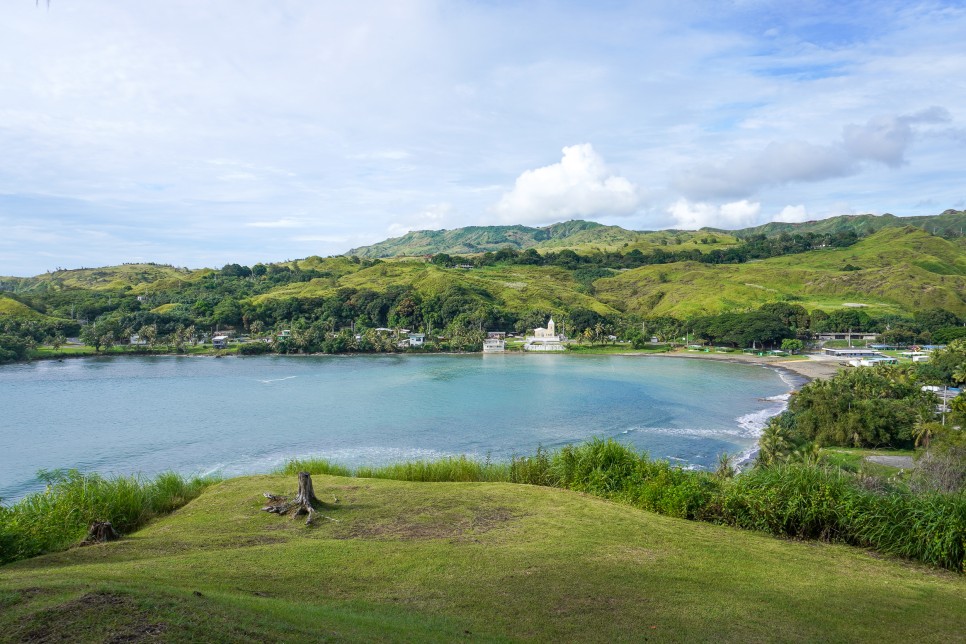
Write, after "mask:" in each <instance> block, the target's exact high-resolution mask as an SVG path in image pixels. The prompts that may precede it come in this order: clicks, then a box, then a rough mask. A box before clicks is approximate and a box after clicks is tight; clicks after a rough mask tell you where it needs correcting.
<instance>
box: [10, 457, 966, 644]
mask: <svg viewBox="0 0 966 644" xmlns="http://www.w3.org/2000/svg"><path fill="white" fill-rule="evenodd" d="M314 478H315V483H316V492H317V494H318V495H319V497H320V498H321V499H322V500H323V501H329V502H332V501H333V500H334V497H338V500H339V502H338V504H335V503H333V504H332V505H333V507H332V508H331V509H328V510H325V514H326V515H328V516H329V517H331V518H333V519H337V520H338V522H335V521H328V520H324V519H320V520H317V522H316V525H314V526H313V527H306V526H305V525H303V522H302V521H292V520H289V519H287V518H281V517H277V516H275V515H269V514H266V513H264V512H261V511H260V507H261V506H262V504H263V501H264V498H263V497H262V492H264V491H266V490H269V491H275V492H280V493H291V492H294V483H295V479H294V477H292V476H263V477H250V478H242V479H234V480H230V481H226V482H224V483H222V484H219V485H216V486H214V487H212V488H209V489H208V490H207V491H205V492H204V493H203V494H202V496H201V497H199V498H198V499H196V500H195V501H194V502H192V503H190V504H189V505H187V506H185V507H184V508H182V509H181V510H178V511H176V512H175V513H174V514H173V515H170V516H169V517H167V518H164V519H161V520H158V521H157V522H155V523H153V524H151V525H150V526H148V527H147V528H145V529H143V530H141V531H140V532H138V533H135V534H134V535H132V536H130V537H128V538H125V539H124V540H122V541H120V542H115V543H111V544H106V545H100V546H93V547H87V548H80V549H75V550H72V551H68V552H65V553H61V554H56V555H49V556H45V557H40V558H37V559H32V560H27V561H23V562H19V563H16V564H12V565H9V566H6V567H4V568H0V632H2V633H3V638H7V639H9V640H11V641H24V640H33V641H41V640H42V641H55V640H59V639H65V640H71V641H105V640H109V639H113V641H124V640H134V639H138V638H149V637H154V638H159V639H166V640H176V641H177V640H195V641H238V640H244V641H280V640H281V641H318V640H322V639H339V640H350V641H363V640H364V641H372V640H390V639H391V640H396V641H399V640H402V641H453V640H455V639H458V638H464V637H466V638H471V639H483V640H507V639H527V640H539V641H626V640H634V641H642V640H644V639H655V640H658V641H742V642H746V641H788V640H792V639H794V640H800V641H920V642H947V641H954V640H956V639H958V638H960V637H961V636H962V633H963V632H964V629H966V580H964V579H963V578H962V577H961V576H958V575H955V574H952V573H945V572H941V571H937V570H934V569H926V568H923V567H919V566H916V565H912V564H908V563H904V562H899V561H895V560H891V559H883V558H878V557H872V556H870V555H869V554H867V553H865V552H863V551H861V550H858V549H854V548H849V547H845V546H832V545H826V544H821V543H801V542H792V541H781V540H778V539H774V538H771V537H766V536H762V535H758V534H755V533H751V532H742V531H738V530H732V529H729V528H721V527H716V526H712V525H708V524H701V523H692V522H687V521H683V520H678V519H671V518H667V517H661V516H657V515H653V514H648V513H645V512H642V511H639V510H636V509H633V508H630V507H627V506H622V505H617V504H613V503H609V502H606V501H603V500H600V499H598V498H595V497H590V496H585V495H581V494H577V493H573V492H568V491H564V490H558V489H551V488H538V487H531V486H522V485H511V484H491V483H466V484H463V483H439V484H433V483H408V482H399V481H388V480H376V479H353V478H340V477H328V476H316V477H314Z"/></svg>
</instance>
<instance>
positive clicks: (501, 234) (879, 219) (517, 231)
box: [345, 210, 966, 259]
mask: <svg viewBox="0 0 966 644" xmlns="http://www.w3.org/2000/svg"><path fill="white" fill-rule="evenodd" d="M904 226H913V227H916V228H921V229H923V230H926V231H927V232H929V233H932V234H934V235H938V236H941V237H946V238H953V237H962V236H963V232H964V231H966V211H962V210H946V211H945V212H943V213H942V214H940V215H930V216H919V217H897V216H895V215H891V214H884V215H841V216H838V217H830V218H828V219H820V220H817V221H806V222H802V223H785V222H771V223H767V224H763V225H761V226H754V227H752V228H743V229H741V230H724V229H720V228H702V229H701V230H697V231H686V230H676V229H667V230H659V231H636V230H627V229H625V228H621V227H620V226H605V225H603V224H599V223H596V222H593V221H582V220H574V221H566V222H561V223H557V224H552V225H550V226H543V227H530V226H520V225H516V226H466V227H464V228H454V229H452V230H414V231H412V232H408V233H406V234H405V235H402V236H401V237H393V238H391V239H387V240H385V241H381V242H379V243H376V244H372V245H371V246H360V247H359V248H353V249H352V250H350V251H349V252H347V253H345V254H346V255H347V256H356V257H362V258H369V259H376V258H388V257H417V256H421V255H435V254H437V253H447V254H451V255H473V254H477V253H485V252H488V251H497V250H500V249H502V248H507V247H510V248H513V249H514V250H525V249H527V248H534V249H537V250H540V249H547V250H550V249H553V250H563V249H565V248H569V249H571V250H575V251H578V252H580V251H593V250H617V249H622V250H624V251H630V250H633V249H634V248H638V249H640V250H642V251H646V250H648V249H650V248H652V247H654V246H659V245H660V246H666V245H677V244H682V243H688V242H690V243H695V242H700V240H701V239H703V238H707V237H708V235H709V234H714V235H715V236H716V237H717V239H716V241H718V242H719V243H720V242H729V241H730V242H732V243H734V242H736V241H738V240H741V239H746V238H748V237H752V236H754V235H765V236H767V237H772V236H775V235H780V234H782V233H789V234H791V233H799V234H805V233H815V234H829V233H832V234H834V233H838V232H843V231H849V230H851V231H853V232H855V233H857V234H858V235H860V236H868V235H870V234H872V233H874V232H877V231H879V230H881V229H883V228H897V227H904Z"/></svg>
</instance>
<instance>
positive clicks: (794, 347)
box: [782, 338, 805, 353]
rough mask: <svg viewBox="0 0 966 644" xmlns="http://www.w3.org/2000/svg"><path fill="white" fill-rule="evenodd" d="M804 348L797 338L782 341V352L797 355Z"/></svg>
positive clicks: (803, 344)
mask: <svg viewBox="0 0 966 644" xmlns="http://www.w3.org/2000/svg"><path fill="white" fill-rule="evenodd" d="M804 348H805V343H804V342H802V341H801V340H799V339H798V338H785V339H784V340H782V351H788V352H791V353H797V352H799V351H801V350H802V349H804Z"/></svg>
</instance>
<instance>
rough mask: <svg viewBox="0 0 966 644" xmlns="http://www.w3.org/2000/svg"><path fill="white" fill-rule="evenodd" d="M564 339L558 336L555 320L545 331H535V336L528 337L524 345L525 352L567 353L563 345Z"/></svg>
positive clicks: (548, 324)
mask: <svg viewBox="0 0 966 644" xmlns="http://www.w3.org/2000/svg"><path fill="white" fill-rule="evenodd" d="M563 340H564V337H563V336H562V335H557V327H556V325H555V324H554V321H553V318H550V321H549V322H548V323H547V328H545V329H534V330H533V335H528V336H527V337H526V341H525V343H524V345H523V350H524V351H566V350H567V347H565V346H564V345H563Z"/></svg>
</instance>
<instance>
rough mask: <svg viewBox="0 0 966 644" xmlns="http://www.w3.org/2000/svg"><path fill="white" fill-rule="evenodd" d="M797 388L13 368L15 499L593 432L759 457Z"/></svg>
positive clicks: (361, 369) (663, 367)
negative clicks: (86, 481)
mask: <svg viewBox="0 0 966 644" xmlns="http://www.w3.org/2000/svg"><path fill="white" fill-rule="evenodd" d="M795 384H797V383H794V382H792V381H790V380H787V379H785V378H784V377H783V376H782V375H781V374H779V373H778V372H776V371H774V370H771V369H766V368H763V367H757V366H749V365H738V364H730V363H720V362H710V361H698V360H675V359H667V358H658V357H644V356H572V355H536V356H535V355H519V354H502V355H501V354H497V355H479V354H475V355H375V356H371V355H367V356H259V357H250V358H242V357H233V358H220V359H215V358H198V357H173V356H164V357H126V356H125V357H102V358H84V359H74V360H65V361H63V362H56V361H41V362H33V363H28V364H18V365H8V366H5V367H0V441H2V445H3V446H4V448H3V450H0V498H2V499H3V500H4V502H10V501H13V500H16V499H17V498H20V497H22V496H23V495H24V494H27V493H29V492H31V491H34V490H38V489H42V487H43V486H42V483H41V482H40V480H39V479H38V478H37V477H36V473H37V471H38V470H41V469H54V468H77V469H80V470H82V471H85V472H100V473H105V474H135V473H139V474H143V475H147V476H150V475H153V474H156V473H158V472H161V471H166V470H175V471H178V472H181V473H185V474H195V473H219V474H223V475H226V476H233V475H239V474H247V473H257V472H267V471H270V470H271V469H272V468H274V467H277V466H279V465H281V464H283V463H284V462H285V461H286V460H288V459H290V458H293V457H324V458H328V459H330V460H332V461H335V462H338V463H341V464H345V465H348V466H358V465H381V464H385V463H389V462H394V461H401V460H410V459H426V458H437V457H440V456H447V455H456V454H467V455H470V456H474V457H477V458H487V457H489V458H491V459H493V460H508V459H510V458H511V457H512V456H514V455H525V454H530V453H532V452H534V451H535V450H536V449H537V447H538V446H543V447H544V448H548V449H554V448H558V447H561V446H563V445H566V444H569V443H578V442H582V441H585V440H588V439H590V438H592V437H600V438H616V439H618V440H621V441H622V442H626V443H628V444H631V445H633V446H634V447H636V448H638V449H644V450H647V451H648V452H649V453H650V454H651V456H652V457H655V458H667V459H670V460H671V461H672V462H674V463H678V464H681V465H685V466H693V467H706V468H710V467H713V466H714V464H715V462H716V460H717V456H718V454H720V453H721V452H728V453H730V454H740V453H747V452H748V451H749V450H751V449H752V448H753V447H754V444H755V440H756V438H757V436H758V433H759V431H760V429H761V427H762V426H763V425H764V422H765V421H766V420H767V418H768V417H769V416H771V415H773V414H775V413H777V412H778V411H780V410H781V409H782V408H783V406H784V404H785V403H784V400H785V399H786V398H787V393H788V391H789V390H790V389H791V388H792V387H793V386H794V385H795Z"/></svg>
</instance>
